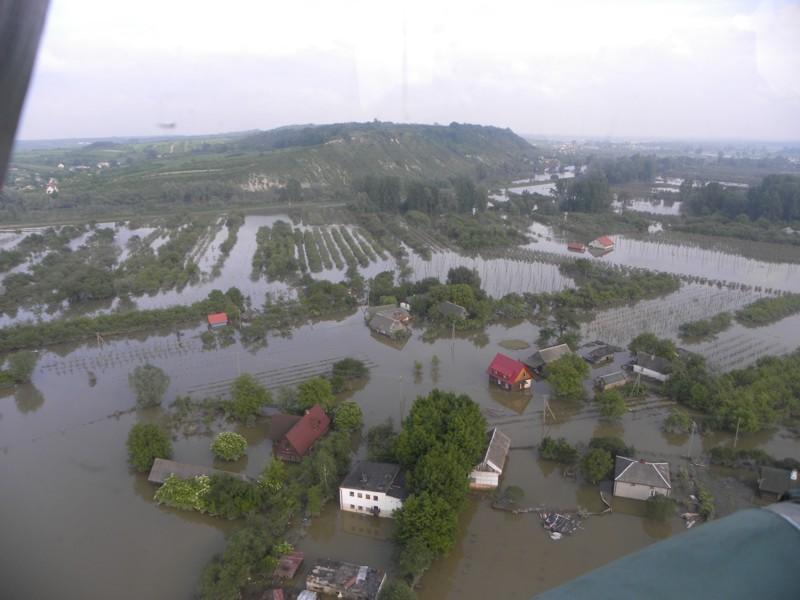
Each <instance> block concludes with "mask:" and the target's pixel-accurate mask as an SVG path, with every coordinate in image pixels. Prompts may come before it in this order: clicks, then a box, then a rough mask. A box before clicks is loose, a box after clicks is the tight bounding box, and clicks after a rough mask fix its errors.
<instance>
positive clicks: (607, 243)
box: [595, 235, 614, 246]
mask: <svg viewBox="0 0 800 600" xmlns="http://www.w3.org/2000/svg"><path fill="white" fill-rule="evenodd" d="M595 242H597V243H598V244H601V245H603V246H613V245H614V240H612V239H611V238H610V237H608V236H607V235H601V236H600V237H599V238H597V239H596V240H595Z"/></svg>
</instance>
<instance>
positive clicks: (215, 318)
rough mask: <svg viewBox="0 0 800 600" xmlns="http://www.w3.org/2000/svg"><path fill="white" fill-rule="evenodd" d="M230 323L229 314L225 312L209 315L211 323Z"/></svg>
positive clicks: (209, 322)
mask: <svg viewBox="0 0 800 600" xmlns="http://www.w3.org/2000/svg"><path fill="white" fill-rule="evenodd" d="M227 323H228V315H226V314H225V313H224V312H221V313H211V314H210V315H208V324H209V325H225V324H227Z"/></svg>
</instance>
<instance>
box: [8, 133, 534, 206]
mask: <svg viewBox="0 0 800 600" xmlns="http://www.w3.org/2000/svg"><path fill="white" fill-rule="evenodd" d="M535 156H536V151H535V148H534V147H533V146H531V145H530V144H529V143H528V142H526V141H525V140H523V139H522V138H520V137H519V136H517V135H516V134H514V133H513V132H512V131H510V130H508V129H499V128H496V127H484V126H479V125H463V124H458V123H452V124H450V125H448V126H438V125H400V124H394V123H382V122H372V123H344V124H336V125H321V126H302V127H284V128H280V129H276V130H272V131H266V132H258V133H247V134H238V135H230V136H228V137H225V136H215V137H210V138H206V139H204V138H176V139H174V140H163V139H162V140H159V141H154V142H150V143H148V142H147V141H144V142H137V141H132V142H129V143H117V142H95V143H92V144H88V145H85V146H81V147H79V148H74V147H73V148H71V149H52V148H46V149H39V150H27V151H19V152H17V153H16V154H15V156H14V159H13V162H12V165H11V171H10V172H9V174H8V177H7V182H6V187H5V190H4V192H3V194H2V195H1V196H0V220H2V221H15V220H17V221H19V220H35V219H37V218H48V217H50V216H52V215H53V214H54V213H56V214H67V213H72V214H75V215H76V216H77V215H89V214H92V215H98V216H99V215H114V214H120V213H143V212H153V211H163V210H172V209H176V208H179V209H195V208H216V207H219V208H222V207H230V206H232V205H242V206H243V205H249V206H252V205H258V204H262V203H271V202H299V201H320V200H329V199H346V196H347V195H348V194H349V190H350V189H351V185H352V183H353V181H354V180H358V179H360V178H363V177H365V176H368V175H394V176H399V177H401V178H404V179H426V180H437V179H439V180H446V179H449V178H451V177H454V176H463V175H466V176H468V177H470V178H472V179H474V180H476V181H478V182H487V184H488V183H491V182H496V181H506V180H508V179H509V178H513V177H514V176H516V175H518V174H521V173H529V172H530V170H531V165H532V163H533V161H534V159H535ZM51 183H52V184H53V186H54V189H53V188H51V189H50V193H48V187H49V184H51Z"/></svg>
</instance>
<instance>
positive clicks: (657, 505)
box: [645, 494, 675, 521]
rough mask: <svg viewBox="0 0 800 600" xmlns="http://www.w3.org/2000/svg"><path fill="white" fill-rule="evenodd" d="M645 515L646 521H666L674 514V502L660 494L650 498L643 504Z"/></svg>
mask: <svg viewBox="0 0 800 600" xmlns="http://www.w3.org/2000/svg"><path fill="white" fill-rule="evenodd" d="M645 514H646V515H647V518H648V519H654V520H656V521H666V520H667V519H668V518H669V517H671V516H672V515H674V514H675V501H674V500H673V499H672V498H668V497H667V496H662V495H661V494H657V495H655V496H651V497H650V498H648V499H647V502H645Z"/></svg>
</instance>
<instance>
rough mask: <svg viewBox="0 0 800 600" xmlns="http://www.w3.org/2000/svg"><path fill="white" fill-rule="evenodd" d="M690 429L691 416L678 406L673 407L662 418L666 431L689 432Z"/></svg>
mask: <svg viewBox="0 0 800 600" xmlns="http://www.w3.org/2000/svg"><path fill="white" fill-rule="evenodd" d="M691 430H692V417H691V416H690V415H689V413H688V412H686V411H685V410H682V409H680V408H673V409H672V410H671V411H669V416H668V417H667V418H666V419H664V431H666V432H667V433H689V432H690V431H691Z"/></svg>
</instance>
